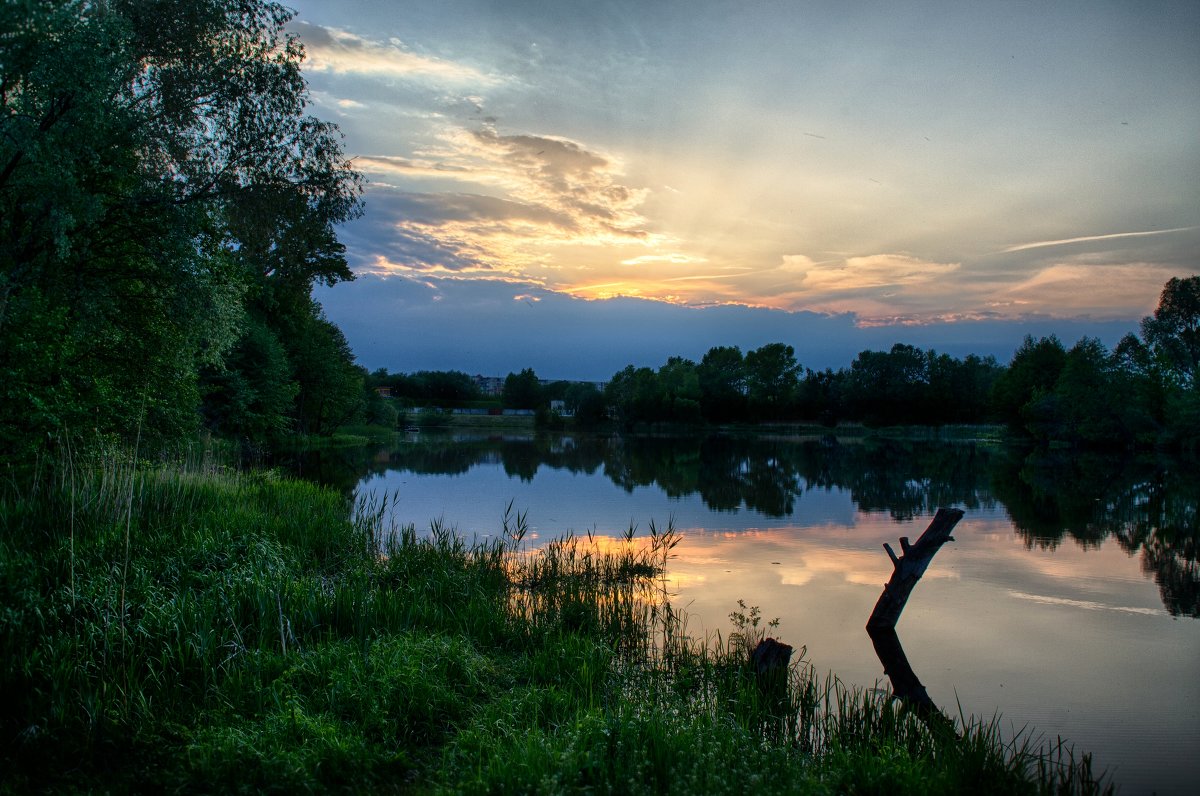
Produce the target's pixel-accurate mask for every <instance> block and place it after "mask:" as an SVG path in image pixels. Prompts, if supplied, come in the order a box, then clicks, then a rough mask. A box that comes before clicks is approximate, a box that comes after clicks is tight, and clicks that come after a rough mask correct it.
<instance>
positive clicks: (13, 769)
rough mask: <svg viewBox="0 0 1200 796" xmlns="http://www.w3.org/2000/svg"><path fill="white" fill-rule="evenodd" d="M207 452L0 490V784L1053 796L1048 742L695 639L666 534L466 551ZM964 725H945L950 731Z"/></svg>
mask: <svg viewBox="0 0 1200 796" xmlns="http://www.w3.org/2000/svg"><path fill="white" fill-rule="evenodd" d="M347 508H348V507H347V506H346V505H345V504H344V502H343V501H342V500H341V499H340V498H339V497H338V496H337V495H335V494H333V493H331V492H327V491H322V490H320V489H318V488H316V487H314V486H311V485H309V484H305V483H301V482H296V481H289V480H283V479H278V478H275V477H272V476H271V475H269V474H250V475H244V474H242V475H239V474H236V473H232V472H230V471H228V470H225V469H223V468H222V467H220V466H217V465H215V464H213V463H211V462H203V461H200V462H196V463H194V464H192V465H191V466H188V467H180V466H174V465H173V466H157V467H150V466H134V465H133V464H132V463H130V462H127V461H121V460H118V459H116V458H114V457H111V456H110V457H107V458H106V459H104V460H103V461H92V462H75V463H74V465H73V466H65V465H64V466H57V467H45V468H43V469H42V470H40V471H39V472H37V473H33V474H25V475H22V476H20V477H19V478H18V477H16V476H13V477H10V479H9V481H8V483H6V484H5V486H4V491H3V497H2V498H0V525H2V527H3V535H2V537H0V591H2V594H3V599H2V601H0V605H2V611H0V653H2V657H0V693H3V694H5V695H6V698H5V699H4V700H3V701H2V702H3V704H2V705H0V744H2V747H0V772H3V773H0V777H2V779H0V787H2V788H3V789H4V790H6V791H9V792H27V791H41V790H59V791H73V790H82V789H86V790H101V791H105V790H124V789H139V790H186V791H189V792H197V791H198V792H228V791H288V792H292V791H297V790H300V791H328V790H346V791H363V790H367V791H408V790H413V791H421V792H424V791H457V792H461V791H468V792H512V793H528V792H547V793H554V792H569V791H576V790H591V791H597V792H639V791H641V792H680V793H722V792H727V793H743V792H746V791H748V790H751V789H760V790H764V791H766V792H773V793H774V792H795V793H841V792H857V793H873V792H880V793H882V792H887V793H958V792H966V791H971V792H996V793H1072V792H1093V791H1096V790H1098V787H1097V785H1096V783H1095V781H1094V779H1093V778H1092V776H1091V772H1090V768H1089V765H1088V761H1087V760H1086V759H1082V760H1078V761H1075V760H1072V758H1071V757H1070V755H1069V754H1068V753H1067V752H1066V751H1065V750H1064V749H1062V748H1061V747H1060V748H1057V749H1034V748H1032V747H1030V746H1029V745H1028V744H1026V745H1019V746H1014V745H1011V744H1009V745H1006V744H1004V743H1003V742H1002V741H1001V740H1000V738H999V737H998V735H997V733H996V730H995V725H994V724H976V723H971V722H968V726H966V727H963V726H961V725H960V726H959V727H958V728H957V729H958V734H954V733H944V732H936V731H931V730H930V729H929V728H928V727H927V726H926V725H925V724H923V723H921V722H920V721H919V720H917V719H916V718H915V717H913V716H911V715H909V714H908V713H906V712H905V711H904V710H903V709H901V708H900V707H898V706H896V705H895V704H893V703H891V702H890V701H888V700H887V699H886V697H884V696H882V695H880V694H878V693H875V692H851V691H848V690H846V689H844V688H842V687H840V686H839V685H838V684H837V683H836V682H835V681H829V682H821V681H819V680H818V679H816V678H814V677H813V676H812V673H811V671H810V670H809V669H808V667H807V666H806V665H805V664H804V663H803V662H802V661H794V662H793V666H792V668H791V670H790V671H789V672H788V673H787V678H786V682H784V683H779V684H776V685H777V687H774V686H773V687H771V688H766V689H764V688H763V687H762V686H760V685H759V683H758V682H757V680H756V678H755V676H754V674H753V673H752V672H751V670H750V668H749V667H748V666H747V664H746V658H747V650H748V648H749V646H750V644H752V643H753V641H754V640H755V638H756V637H757V636H758V635H761V630H760V628H758V627H757V626H755V624H754V623H753V622H747V621H742V622H741V625H740V627H738V628H735V629H736V630H737V631H738V632H736V633H733V634H731V635H730V636H729V637H727V638H724V639H710V640H708V641H707V642H706V643H701V642H700V641H697V640H693V639H689V638H687V637H686V635H685V634H684V632H683V628H682V624H683V623H682V622H681V620H680V617H679V616H678V615H677V614H675V613H674V612H673V611H672V610H671V607H670V605H669V603H668V602H667V601H666V600H665V598H664V595H663V594H662V592H661V590H660V588H659V583H660V580H659V576H660V575H661V572H662V569H663V567H664V566H665V564H666V562H667V559H668V556H669V554H670V549H671V547H672V545H673V543H674V541H675V539H676V536H675V534H674V532H673V531H672V530H671V529H670V528H667V529H663V530H660V529H657V528H655V529H654V531H653V533H652V534H651V536H650V538H649V539H646V540H643V541H641V542H640V543H639V542H637V541H629V542H626V541H620V542H618V543H616V544H609V545H604V546H594V545H591V544H589V543H588V540H565V541H561V542H559V543H557V544H552V545H550V546H549V547H547V548H545V549H543V550H542V551H539V552H526V551H523V550H522V548H521V546H520V540H521V537H522V535H523V531H524V529H523V522H522V518H521V517H519V516H511V517H509V518H508V519H507V520H506V521H505V522H504V527H503V530H504V531H505V534H504V541H503V542H498V543H495V544H492V545H488V546H470V545H468V544H466V543H465V542H464V541H463V540H461V539H459V538H457V537H455V536H454V535H453V534H452V533H450V532H447V531H444V530H443V529H438V528H435V529H434V531H433V533H432V534H430V535H429V536H428V538H418V537H417V536H416V535H415V534H413V533H412V532H411V530H410V531H402V532H400V533H397V534H392V533H391V532H390V531H391V529H389V528H387V526H386V523H385V522H384V519H383V518H384V517H385V516H386V508H387V507H386V505H375V506H366V507H360V508H361V510H360V512H359V518H358V519H357V520H356V521H350V520H349V519H348V518H347V517H348V514H349V512H348V511H347ZM959 735H961V737H959Z"/></svg>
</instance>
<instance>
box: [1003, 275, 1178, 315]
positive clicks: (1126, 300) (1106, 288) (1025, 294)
mask: <svg viewBox="0 0 1200 796" xmlns="http://www.w3.org/2000/svg"><path fill="white" fill-rule="evenodd" d="M1175 275H1176V271H1175V269H1172V268H1169V267H1166V266H1161V265H1155V264H1152V263H1129V264H1116V265H1097V264H1088V263H1071V262H1068V263H1057V264H1054V265H1050V266H1047V267H1044V268H1042V269H1040V270H1038V271H1037V272H1036V273H1034V274H1033V275H1031V276H1029V277H1027V278H1026V279H1023V280H1022V281H1021V282H1019V283H1018V284H1016V285H1013V286H1012V287H1010V288H1008V289H1007V290H1005V291H1002V292H999V293H997V294H996V296H995V298H994V300H993V303H992V306H994V307H996V308H997V309H998V310H1000V311H1006V312H1008V313H1009V314H1013V311H1014V310H1015V311H1017V312H1021V311H1024V312H1044V313H1046V314H1049V315H1053V316H1058V317H1064V316H1076V317H1078V316H1087V317H1093V318H1128V317H1130V316H1138V315H1144V314H1147V313H1149V312H1150V311H1151V310H1153V309H1154V306H1155V304H1156V303H1157V301H1158V296H1159V293H1160V292H1161V290H1162V286H1163V284H1165V283H1166V282H1167V280H1168V279H1170V278H1171V277H1172V276H1175Z"/></svg>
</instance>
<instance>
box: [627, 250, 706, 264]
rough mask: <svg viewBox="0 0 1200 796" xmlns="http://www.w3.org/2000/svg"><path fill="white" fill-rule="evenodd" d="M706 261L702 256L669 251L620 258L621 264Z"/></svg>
mask: <svg viewBox="0 0 1200 796" xmlns="http://www.w3.org/2000/svg"><path fill="white" fill-rule="evenodd" d="M706 262H708V260H707V259H706V258H704V257H693V256H692V255H690V254H681V253H679V252H671V253H669V254H643V255H641V256H640V257H630V258H628V259H625V260H622V261H621V265H652V264H656V263H665V264H667V265H692V264H694V263H706Z"/></svg>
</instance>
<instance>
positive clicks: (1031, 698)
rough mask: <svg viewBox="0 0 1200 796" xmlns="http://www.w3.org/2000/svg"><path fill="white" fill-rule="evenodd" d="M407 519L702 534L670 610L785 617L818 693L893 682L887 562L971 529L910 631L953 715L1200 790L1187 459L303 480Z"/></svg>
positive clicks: (574, 463) (684, 464) (949, 551)
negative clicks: (949, 532) (883, 623)
mask: <svg viewBox="0 0 1200 796" xmlns="http://www.w3.org/2000/svg"><path fill="white" fill-rule="evenodd" d="M294 467H295V468H296V469H297V471H298V472H300V473H301V474H302V475H304V476H305V477H310V478H314V479H316V480H320V481H322V482H324V483H327V484H331V485H334V486H335V487H337V488H339V489H342V490H343V491H344V492H346V493H347V494H350V493H352V492H353V491H354V490H357V491H358V493H359V494H368V493H371V492H374V493H376V494H379V495H382V494H384V493H386V494H388V495H393V494H394V495H395V498H396V502H395V504H394V509H393V511H394V514H393V517H394V519H395V521H396V522H397V523H398V524H400V525H407V524H413V525H415V526H416V528H417V529H418V531H421V530H426V529H428V528H429V527H430V525H431V523H432V522H440V523H442V524H443V525H446V526H452V527H455V528H457V530H458V532H459V533H460V534H461V535H463V536H465V537H467V538H468V539H470V538H471V537H477V538H481V539H482V538H489V536H490V535H495V534H497V533H498V532H499V530H500V526H501V518H502V517H503V516H504V513H505V509H506V507H507V506H509V504H510V503H511V504H512V507H513V510H514V511H521V512H525V513H526V520H527V522H528V526H529V534H528V536H527V543H528V544H531V545H537V544H540V543H545V542H546V541H549V540H550V539H552V538H553V537H555V536H559V535H562V534H564V533H566V532H574V533H576V534H584V533H586V532H588V531H592V532H594V533H596V534H602V535H610V536H616V535H618V534H621V533H623V532H625V531H626V530H627V529H628V528H629V527H630V526H631V525H634V526H636V528H637V532H638V533H639V534H644V533H645V532H646V529H647V526H648V524H649V522H651V521H654V522H655V523H657V524H658V525H659V526H660V527H661V526H665V525H666V524H667V522H668V521H669V522H671V523H673V524H674V526H675V528H677V529H678V530H680V531H681V532H682V534H683V541H682V542H681V543H680V544H679V545H678V547H676V548H675V553H676V554H677V555H676V557H675V558H674V559H673V560H672V561H671V562H670V567H669V572H668V583H669V587H670V590H671V593H672V594H673V597H672V603H673V605H674V607H676V608H677V609H683V610H684V611H685V612H686V613H687V614H688V615H689V617H690V619H689V622H688V626H687V627H688V630H689V632H690V633H692V634H693V635H698V636H703V635H704V634H706V633H712V632H716V631H720V632H722V633H728V631H729V630H730V622H729V619H728V615H729V613H730V611H732V610H734V609H736V608H737V601H738V600H744V601H745V602H746V603H747V604H748V605H752V606H759V607H760V608H761V610H762V613H763V615H764V617H767V618H775V617H778V618H779V620H780V626H779V628H778V630H776V631H774V635H776V636H777V637H778V638H780V639H782V640H784V641H786V642H788V643H790V644H792V645H794V646H796V647H800V646H801V645H804V646H806V647H807V653H806V659H807V660H808V661H810V662H811V663H812V665H813V666H814V667H815V668H816V670H817V672H818V673H820V674H825V673H826V672H833V673H835V674H836V675H837V676H838V677H840V678H841V679H842V680H843V681H844V682H847V683H851V684H855V685H859V686H863V687H873V686H875V685H876V684H877V683H880V684H882V683H883V682H885V681H886V678H885V676H884V673H883V667H882V665H881V664H880V662H879V660H878V658H877V657H876V655H875V652H874V650H873V648H872V645H871V641H870V639H869V638H868V637H867V634H866V631H865V630H864V625H865V624H866V620H867V617H868V615H869V614H870V612H871V609H872V608H873V606H874V604H875V601H876V600H877V599H878V597H879V594H880V591H881V587H882V584H883V583H884V582H885V581H886V580H887V579H888V577H889V576H890V574H891V569H892V567H891V562H890V560H889V559H888V556H887V554H886V553H885V552H884V550H883V547H882V544H883V543H884V542H889V543H890V544H891V545H892V547H893V548H895V549H896V550H897V551H899V549H900V546H899V543H898V539H899V537H901V536H907V537H909V538H911V539H912V540H914V541H915V540H916V538H917V537H918V536H919V535H920V534H921V532H922V531H923V530H924V529H925V527H926V526H927V525H928V523H929V520H930V519H931V518H932V516H933V514H934V513H935V512H936V510H937V508H938V507H940V506H947V507H957V508H960V509H962V510H963V511H964V512H965V514H964V517H963V519H962V520H961V522H959V524H958V526H957V527H956V528H955V531H954V539H955V541H953V542H951V543H949V544H947V545H945V546H944V547H943V548H942V549H941V550H940V551H939V552H938V553H937V555H936V557H935V558H934V559H933V562H932V564H931V565H930V567H929V569H928V571H927V572H926V574H925V576H924V578H923V580H922V581H921V582H920V583H919V584H918V586H917V587H916V589H915V590H914V592H913V594H912V597H911V599H910V600H909V603H908V606H907V608H906V609H905V612H904V615H903V616H902V618H901V620H900V623H899V624H898V626H897V630H898V632H899V636H900V639H901V641H902V643H903V645H904V649H905V651H906V653H907V655H908V659H909V661H910V663H911V664H912V667H913V669H914V671H915V672H916V674H917V675H918V676H919V677H920V678H921V681H922V682H923V683H924V684H925V686H926V688H927V689H928V691H929V694H930V696H931V697H932V698H933V700H934V702H936V703H937V704H938V705H939V706H941V707H942V709H943V710H945V711H946V712H947V713H949V714H950V715H952V716H956V715H958V714H959V711H960V709H961V711H962V712H963V713H964V714H968V715H975V716H980V717H984V718H990V717H991V716H993V715H995V714H999V715H1000V716H1001V721H1002V726H1003V727H1005V728H1006V729H1007V731H1008V732H1009V733H1010V734H1015V733H1017V732H1019V731H1021V730H1022V729H1024V728H1031V729H1033V730H1036V732H1037V734H1038V735H1040V736H1044V737H1046V738H1049V739H1051V740H1053V739H1054V738H1056V737H1059V736H1061V737H1063V738H1065V739H1067V740H1069V741H1070V742H1071V743H1073V744H1074V745H1075V746H1076V748H1077V750H1079V751H1090V752H1092V753H1093V755H1094V762H1095V763H1096V765H1097V766H1099V767H1106V768H1108V769H1109V770H1110V773H1111V774H1112V776H1113V779H1114V781H1115V782H1116V783H1117V784H1118V785H1120V786H1121V790H1122V792H1125V793H1149V792H1151V791H1157V792H1158V793H1194V792H1195V790H1194V789H1195V787H1196V782H1198V781H1200V754H1198V753H1197V752H1198V751H1200V622H1198V621H1197V615H1198V614H1200V569H1198V564H1197V554H1198V552H1200V477H1198V476H1197V474H1196V473H1195V471H1194V467H1193V466H1189V465H1188V464H1185V463H1180V462H1175V461H1171V460H1166V459H1156V458H1148V459H1131V458H1128V457H1127V458H1123V459H1121V458H1113V457H1104V456H1096V455H1086V454H1084V455H1076V454H1071V453H1069V452H1049V453H1047V452H1041V453H1038V452H1030V451H1026V450H1019V449H1014V448H1010V447H1006V446H1003V445H1000V444H997V443H995V442H983V441H980V442H972V441H957V442H942V441H937V440H887V439H876V438H865V439H864V438H840V439H839V438H833V437H823V438H821V437H802V436H786V435H779V436H764V435H754V436H731V435H719V434H713V435H708V436H693V437H672V436H662V437H656V436H635V437H618V436H587V435H546V434H534V433H532V432H529V433H522V432H511V433H505V434H493V435H489V434H486V433H474V432H461V433H460V432H442V433H421V434H412V435H409V436H408V438H407V439H405V440H404V441H403V442H400V443H398V444H397V445H395V446H393V447H390V448H379V447H376V448H370V449H356V450H334V451H321V452H317V453H310V454H306V455H305V456H303V457H300V458H298V459H297V460H296V461H295V462H294Z"/></svg>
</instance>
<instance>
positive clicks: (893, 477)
mask: <svg viewBox="0 0 1200 796" xmlns="http://www.w3.org/2000/svg"><path fill="white" fill-rule="evenodd" d="M283 464H284V465H285V466H287V467H290V468H291V469H293V470H294V471H295V472H297V473H299V474H301V475H303V476H304V477H306V478H311V479H313V480H317V481H320V482H322V483H325V484H327V485H331V486H333V487H335V488H337V489H339V490H341V491H342V492H343V493H345V494H346V495H347V496H349V495H351V494H352V493H353V491H354V489H355V487H356V486H357V485H358V483H359V482H360V481H361V480H362V479H363V477H364V476H366V475H370V474H382V473H385V472H388V471H404V472H411V473H416V474H425V475H461V474H465V473H468V472H469V471H471V470H472V469H473V468H476V467H480V466H484V465H492V466H495V465H499V466H501V467H502V468H503V471H504V473H505V474H506V475H507V476H508V477H509V478H514V479H519V480H521V481H524V482H530V481H532V480H533V479H534V478H535V476H536V475H537V474H538V472H539V470H542V469H543V468H549V469H550V470H559V471H565V472H569V473H573V474H587V475H595V474H597V473H602V474H603V476H604V477H605V478H607V479H608V480H610V481H611V482H612V483H613V484H615V485H616V486H618V487H620V488H621V489H623V490H625V491H626V492H632V491H633V490H635V489H638V488H641V487H655V488H657V489H660V490H662V491H663V492H664V493H665V494H666V495H668V496H669V497H672V498H682V497H686V496H690V495H698V496H699V497H700V499H701V500H702V502H703V504H704V505H705V507H706V508H708V509H709V510H710V511H715V512H753V513H756V514H758V515H761V516H764V517H769V518H781V517H790V516H792V515H793V514H794V513H796V512H797V510H798V505H799V503H800V502H801V501H802V500H804V498H805V496H806V495H809V494H811V493H814V492H820V491H825V492H831V491H835V490H840V491H844V492H847V493H848V494H849V495H850V498H851V500H852V501H853V503H854V505H855V506H856V507H857V508H858V509H859V510H860V511H863V512H869V513H884V514H887V515H889V516H890V517H891V518H893V519H894V520H896V521H897V522H908V521H910V520H912V519H913V518H914V517H917V516H923V515H931V514H932V513H933V512H934V511H936V509H937V508H938V507H939V506H959V507H962V508H965V509H967V510H968V511H972V510H976V509H981V508H983V509H991V508H994V507H996V506H997V505H1002V506H1003V508H1004V509H1005V510H1006V512H1007V514H1008V516H1009V518H1010V519H1011V521H1012V523H1013V526H1014V527H1015V529H1016V531H1017V532H1018V533H1019V534H1020V536H1021V538H1022V539H1023V540H1024V541H1025V543H1026V545H1027V546H1028V547H1030V548H1035V547H1036V548H1041V549H1053V548H1055V547H1056V546H1058V545H1060V544H1062V543H1063V542H1064V541H1065V540H1070V541H1071V542H1073V543H1075V544H1078V545H1080V546H1081V547H1083V548H1085V549H1086V548H1091V547H1096V546H1099V545H1100V544H1101V543H1102V542H1105V541H1106V540H1110V539H1112V540H1115V542H1116V543H1117V544H1119V545H1120V546H1121V548H1122V549H1123V550H1125V551H1126V552H1128V553H1129V554H1131V555H1133V554H1140V556H1141V566H1142V570H1143V572H1144V573H1145V574H1146V575H1148V576H1150V577H1152V578H1153V579H1154V581H1155V583H1156V584H1157V585H1158V588H1159V593H1160V596H1161V599H1162V602H1163V605H1164V606H1165V607H1166V609H1167V610H1168V611H1169V612H1170V613H1171V614H1172V615H1174V616H1193V617H1194V616H1200V566H1198V552H1200V519H1198V507H1200V480H1198V479H1197V478H1196V476H1195V474H1194V472H1193V470H1192V469H1191V468H1189V467H1188V466H1186V465H1185V464H1183V463H1180V462H1176V461H1171V460H1164V459H1159V458H1154V457H1149V458H1142V459H1131V458H1128V457H1125V458H1122V457H1108V456H1098V455H1089V454H1082V455H1080V454H1075V453H1068V452H1050V453H1047V452H1037V451H1035V452H1030V451H1028V450H1015V449H1007V448H1003V447H1000V446H994V445H991V446H989V445H983V444H975V443H969V442H968V443H955V444H949V443H945V442H936V441H932V442H931V441H925V440H889V439H876V438H871V439H835V438H833V437H823V438H803V437H764V436H731V435H721V434H714V435H709V436H691V437H656V436H629V437H618V436H589V435H577V436H572V435H547V434H516V435H510V436H487V435H480V434H422V435H420V437H419V438H411V439H408V440H406V441H404V442H403V443H401V444H399V445H398V446H396V447H395V448H392V449H388V448H378V447H376V448H348V449H338V450H321V451H314V452H309V453H305V454H297V455H296V456H295V457H293V458H292V459H290V460H288V461H286V462H283Z"/></svg>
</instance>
